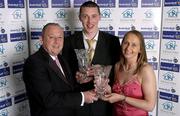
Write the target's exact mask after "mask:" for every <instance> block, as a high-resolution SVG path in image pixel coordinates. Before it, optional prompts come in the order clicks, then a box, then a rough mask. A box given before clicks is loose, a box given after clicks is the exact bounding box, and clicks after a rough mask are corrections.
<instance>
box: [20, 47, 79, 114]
mask: <svg viewBox="0 0 180 116" xmlns="http://www.w3.org/2000/svg"><path fill="white" fill-rule="evenodd" d="M58 58H59V60H60V62H61V65H62V68H63V70H64V73H65V75H66V78H67V81H68V82H67V81H64V79H63V74H62V72H61V71H60V69H59V68H58V67H57V65H56V64H55V62H54V61H53V59H52V58H51V57H50V55H49V54H48V53H47V52H46V51H45V50H44V49H43V47H41V48H40V49H39V51H37V52H36V53H35V54H33V55H31V56H30V57H29V58H28V59H27V60H26V62H25V64H24V70H23V79H24V82H25V85H26V90H27V95H28V98H29V103H30V111H31V116H74V108H77V107H80V104H81V101H82V96H81V93H80V92H75V80H74V78H72V74H71V73H70V69H69V66H68V65H67V63H66V62H65V60H64V59H63V58H62V56H61V55H58Z"/></svg>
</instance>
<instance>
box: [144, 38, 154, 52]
mask: <svg viewBox="0 0 180 116" xmlns="http://www.w3.org/2000/svg"><path fill="white" fill-rule="evenodd" d="M145 46H146V49H147V50H153V49H154V47H155V42H154V41H153V40H149V41H147V42H145Z"/></svg>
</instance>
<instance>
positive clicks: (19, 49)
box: [14, 42, 24, 53]
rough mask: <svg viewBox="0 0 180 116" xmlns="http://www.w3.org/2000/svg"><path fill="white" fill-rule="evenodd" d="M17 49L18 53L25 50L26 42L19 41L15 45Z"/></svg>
mask: <svg viewBox="0 0 180 116" xmlns="http://www.w3.org/2000/svg"><path fill="white" fill-rule="evenodd" d="M14 48H15V51H16V52H17V53H22V52H23V51H24V44H23V42H18V43H17V44H16V45H15V47H14Z"/></svg>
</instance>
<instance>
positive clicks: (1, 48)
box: [0, 44, 5, 55]
mask: <svg viewBox="0 0 180 116" xmlns="http://www.w3.org/2000/svg"><path fill="white" fill-rule="evenodd" d="M4 51H5V48H4V46H3V44H0V55H3V54H4Z"/></svg>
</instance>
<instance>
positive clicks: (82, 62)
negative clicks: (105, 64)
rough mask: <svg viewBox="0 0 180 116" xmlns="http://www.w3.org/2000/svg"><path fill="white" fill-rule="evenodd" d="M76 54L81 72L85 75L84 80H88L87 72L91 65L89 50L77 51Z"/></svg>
mask: <svg viewBox="0 0 180 116" xmlns="http://www.w3.org/2000/svg"><path fill="white" fill-rule="evenodd" d="M75 53H76V56H77V60H78V66H79V71H80V72H81V73H82V74H83V76H82V80H85V79H87V75H86V71H87V68H88V66H89V65H90V61H89V57H88V50H86V49H75Z"/></svg>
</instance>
